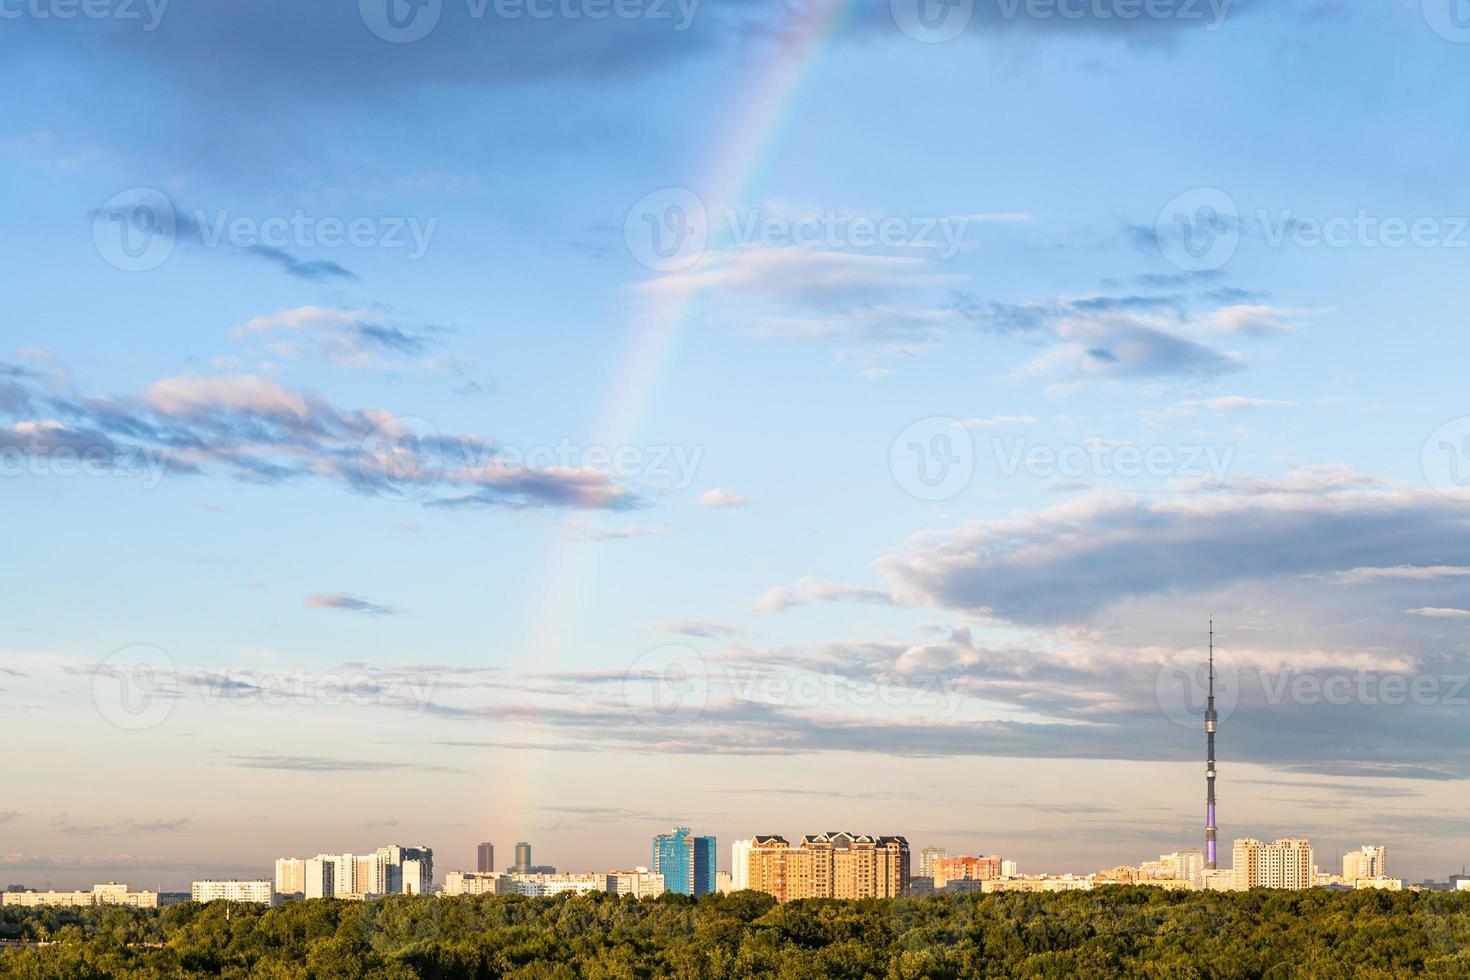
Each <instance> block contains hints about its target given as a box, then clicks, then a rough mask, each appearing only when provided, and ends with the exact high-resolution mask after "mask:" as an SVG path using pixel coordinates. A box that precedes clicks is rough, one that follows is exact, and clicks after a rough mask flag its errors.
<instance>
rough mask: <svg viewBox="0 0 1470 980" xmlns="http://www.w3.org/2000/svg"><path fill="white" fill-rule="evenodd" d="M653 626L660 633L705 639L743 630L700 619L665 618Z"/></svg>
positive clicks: (737, 633) (732, 634)
mask: <svg viewBox="0 0 1470 980" xmlns="http://www.w3.org/2000/svg"><path fill="white" fill-rule="evenodd" d="M654 628H655V629H657V630H658V631H659V632H660V633H671V634H674V635H676V636H696V637H703V638H706V639H714V638H716V637H724V636H737V635H739V634H741V633H744V632H745V631H744V630H742V629H741V628H740V627H738V626H732V625H731V624H729V623H720V622H715V621H712V620H700V619H665V620H661V621H660V622H658V623H656V624H654Z"/></svg>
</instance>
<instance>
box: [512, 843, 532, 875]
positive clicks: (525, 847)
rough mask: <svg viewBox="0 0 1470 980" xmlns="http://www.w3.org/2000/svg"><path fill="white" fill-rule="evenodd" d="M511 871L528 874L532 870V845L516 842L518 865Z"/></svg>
mask: <svg viewBox="0 0 1470 980" xmlns="http://www.w3.org/2000/svg"><path fill="white" fill-rule="evenodd" d="M510 870H512V871H521V872H526V871H530V870H531V845H530V844H528V843H526V842H525V841H517V842H516V863H515V866H514V867H512V868H511V869H510Z"/></svg>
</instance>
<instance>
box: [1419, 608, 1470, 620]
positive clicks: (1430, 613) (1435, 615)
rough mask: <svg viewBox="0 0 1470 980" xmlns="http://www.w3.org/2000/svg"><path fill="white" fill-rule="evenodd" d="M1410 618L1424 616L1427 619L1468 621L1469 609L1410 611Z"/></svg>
mask: <svg viewBox="0 0 1470 980" xmlns="http://www.w3.org/2000/svg"><path fill="white" fill-rule="evenodd" d="M1409 615H1411V616H1426V617H1428V618H1429V619H1470V609H1436V608H1434V607H1425V608H1423V609H1410V610H1409Z"/></svg>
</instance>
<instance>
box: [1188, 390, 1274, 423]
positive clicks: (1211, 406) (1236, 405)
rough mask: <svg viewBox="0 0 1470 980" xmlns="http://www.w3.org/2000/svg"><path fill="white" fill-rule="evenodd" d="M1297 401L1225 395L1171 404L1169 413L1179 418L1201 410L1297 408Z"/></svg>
mask: <svg viewBox="0 0 1470 980" xmlns="http://www.w3.org/2000/svg"><path fill="white" fill-rule="evenodd" d="M1296 406H1297V402H1294V401H1283V400H1280V399H1275V398H1249V397H1246V396H1244V395H1223V396H1221V397H1218V398H1199V399H1188V400H1185V401H1180V402H1175V403H1174V404H1173V405H1171V406H1169V410H1168V414H1169V415H1173V416H1176V417H1178V418H1191V417H1193V416H1195V415H1198V414H1199V413H1200V412H1202V411H1203V412H1218V413H1221V414H1224V413H1228V412H1245V411H1251V410H1254V409H1260V408H1295V407H1296Z"/></svg>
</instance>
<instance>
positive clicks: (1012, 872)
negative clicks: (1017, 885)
mask: <svg viewBox="0 0 1470 980" xmlns="http://www.w3.org/2000/svg"><path fill="white" fill-rule="evenodd" d="M1020 875H1021V872H1020V871H1019V870H1018V869H1017V867H1016V862H1015V861H1002V862H1000V876H1001V877H1002V878H1018V877H1020Z"/></svg>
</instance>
